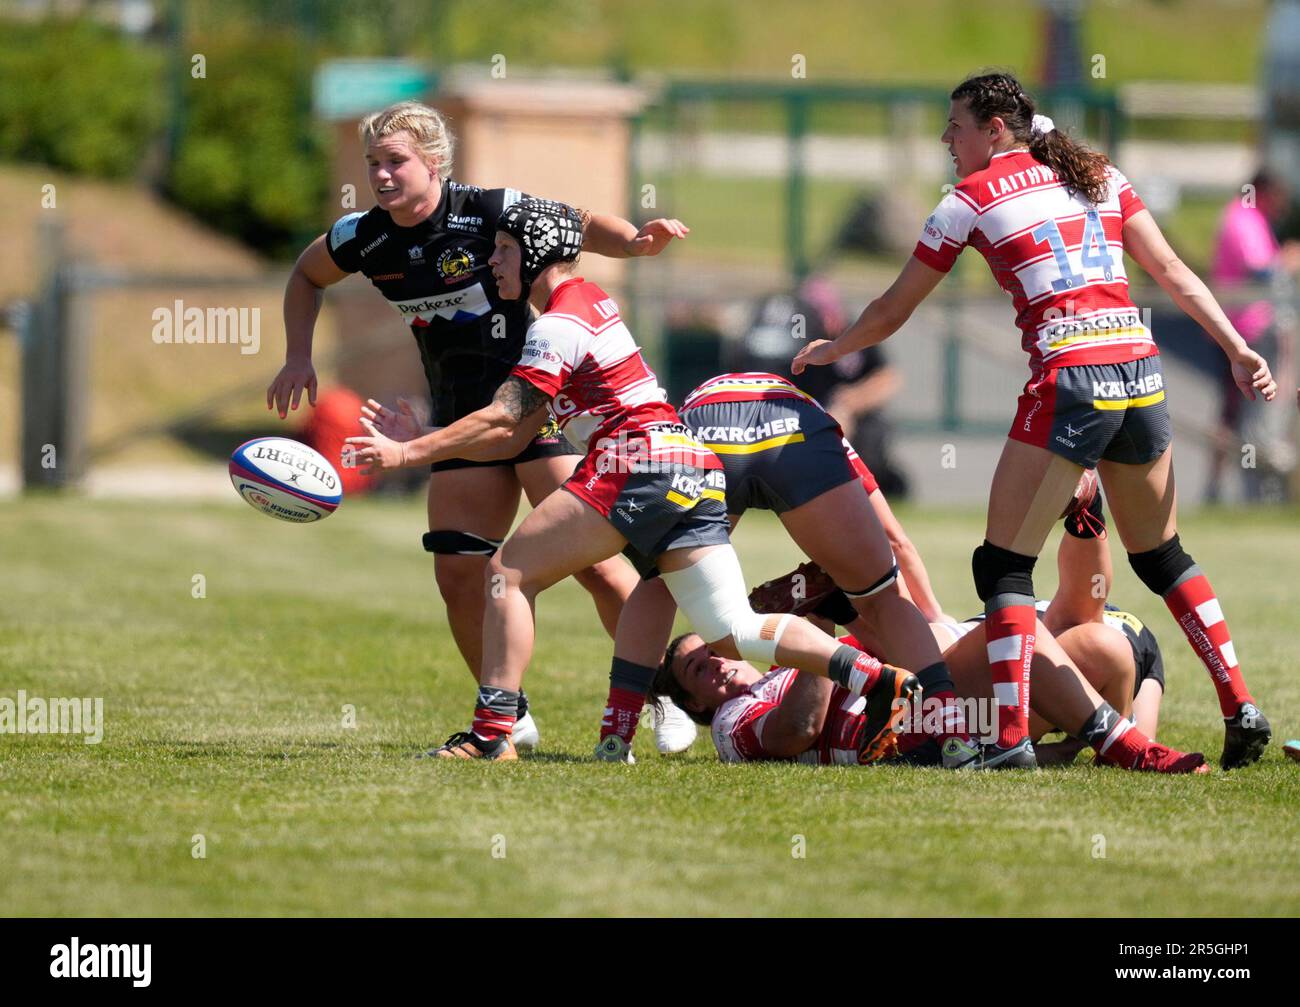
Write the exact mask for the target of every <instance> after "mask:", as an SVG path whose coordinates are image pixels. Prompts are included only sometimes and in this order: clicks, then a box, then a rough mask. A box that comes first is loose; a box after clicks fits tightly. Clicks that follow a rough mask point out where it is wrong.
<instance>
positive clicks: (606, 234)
mask: <svg viewBox="0 0 1300 1007" xmlns="http://www.w3.org/2000/svg"><path fill="white" fill-rule="evenodd" d="M583 215H584V221H583V228H582V250H583V251H584V252H595V253H596V254H597V255H604V256H607V257H608V258H611V259H628V258H634V257H636V256H640V255H658V254H659V253H660V252H662V251H663V250H664V249H665V248H667V247H668V244H669V242H671V241H672V240H673V239H674V238H685V237H686V236H687V235H688V234H690V233H691V229H690V228H689V227H687V226H686V225H685V224H683V223H682V222H681V221H680V220H676V219H673V218H668V217H659V218H658V219H656V220H652V221H650V222H649V223H647V224H645V225H644V226H643V227H641V228H638V227H637V226H636V225H635V224H633V223H632V222H631V221H629V220H624V219H623V218H622V217H619V216H617V215H615V214H612V213H591V212H590V211H583Z"/></svg>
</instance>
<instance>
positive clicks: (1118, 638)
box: [1056, 622, 1136, 713]
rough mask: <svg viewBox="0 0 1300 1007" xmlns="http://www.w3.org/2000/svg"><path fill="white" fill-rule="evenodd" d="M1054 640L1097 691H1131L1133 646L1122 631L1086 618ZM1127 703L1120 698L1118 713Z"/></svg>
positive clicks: (1116, 693)
mask: <svg viewBox="0 0 1300 1007" xmlns="http://www.w3.org/2000/svg"><path fill="white" fill-rule="evenodd" d="M1056 641H1057V643H1059V644H1060V646H1061V648H1062V649H1063V650H1064V651H1065V653H1066V654H1067V655H1069V658H1070V660H1071V661H1072V662H1074V666H1075V667H1076V668H1078V669H1079V673H1080V674H1081V675H1083V677H1084V678H1085V679H1086V680H1087V682H1088V684H1089V685H1090V686H1092V688H1093V689H1095V690H1096V691H1097V693H1098V694H1105V695H1106V696H1114V697H1115V698H1119V697H1121V696H1122V697H1129V696H1132V695H1133V677H1134V675H1135V674H1136V665H1135V663H1134V661H1133V648H1132V647H1131V646H1129V642H1128V639H1127V638H1126V637H1125V636H1124V634H1123V633H1120V632H1118V631H1117V630H1114V629H1111V628H1110V627H1109V626H1106V625H1104V624H1102V623H1099V622H1087V623H1082V624H1080V625H1078V626H1071V627H1070V628H1069V629H1067V630H1065V631H1064V632H1062V633H1061V634H1059V635H1058V636H1057V637H1056ZM1103 698H1104V697H1103ZM1127 707H1128V703H1127V702H1124V701H1123V700H1121V702H1120V703H1118V704H1116V708H1117V709H1118V710H1119V711H1120V712H1121V713H1127V712H1128V710H1127Z"/></svg>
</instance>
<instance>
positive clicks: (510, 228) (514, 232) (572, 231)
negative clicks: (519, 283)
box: [497, 199, 582, 288]
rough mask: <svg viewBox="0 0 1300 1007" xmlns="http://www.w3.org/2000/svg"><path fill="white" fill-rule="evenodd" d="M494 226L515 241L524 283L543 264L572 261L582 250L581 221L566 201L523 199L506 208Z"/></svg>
mask: <svg viewBox="0 0 1300 1007" xmlns="http://www.w3.org/2000/svg"><path fill="white" fill-rule="evenodd" d="M497 229H498V230H501V231H505V232H506V234H508V235H510V237H512V238H514V239H515V240H516V241H517V242H519V248H520V263H519V275H520V279H522V280H523V282H524V286H525V287H526V288H527V287H531V286H532V284H533V282H534V281H535V280H536V279H537V277H538V276H539V275H540V274H541V272H542V270H543V269H545V268H546V267H547V266H552V265H554V264H555V263H557V262H573V261H574V260H575V259H577V257H578V253H579V252H581V251H582V220H581V218H580V217H579V216H578V211H577V210H575V209H574V208H573V207H571V206H569V205H568V204H567V203H557V202H555V201H554V200H550V199H525V200H521V201H520V202H518V203H512V204H511V205H510V206H508V207H506V210H505V212H504V213H503V214H501V218H500V219H499V220H498V221H497Z"/></svg>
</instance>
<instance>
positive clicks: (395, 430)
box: [361, 399, 424, 441]
mask: <svg viewBox="0 0 1300 1007" xmlns="http://www.w3.org/2000/svg"><path fill="white" fill-rule="evenodd" d="M361 415H362V416H363V417H365V418H366V419H368V420H369V421H370V422H371V423H373V424H374V426H375V429H376V430H378V431H379V432H380V433H381V434H383V435H384V436H385V437H387V438H389V440H394V441H412V440H415V438H417V437H419V436H420V435H421V434H422V433H424V424H422V423H421V422H420V418H419V417H418V416H416V415H415V410H414V409H412V408H411V403H410V402H408V401H407V400H406V399H398V400H397V411H396V412H394V411H393V410H392V409H389V408H388V407H387V406H386V405H383V404H382V403H379V402H376V401H375V400H374V399H368V400H367V401H366V404H365V405H364V406H362V407H361Z"/></svg>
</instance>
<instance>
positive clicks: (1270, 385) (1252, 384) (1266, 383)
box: [1232, 349, 1277, 402]
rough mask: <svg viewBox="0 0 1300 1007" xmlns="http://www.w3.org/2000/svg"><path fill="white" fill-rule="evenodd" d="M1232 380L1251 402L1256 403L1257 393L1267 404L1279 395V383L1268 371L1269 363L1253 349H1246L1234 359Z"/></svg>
mask: <svg viewBox="0 0 1300 1007" xmlns="http://www.w3.org/2000/svg"><path fill="white" fill-rule="evenodd" d="M1232 380H1233V381H1235V382H1236V383H1237V387H1238V388H1240V389H1241V394H1242V395H1244V396H1246V398H1248V399H1250V401H1251V402H1254V401H1255V395H1256V393H1258V394H1260V395H1262V396H1264V401H1265V402H1272V401H1273V396H1275V395H1277V382H1276V381H1274V380H1273V374H1272V372H1270V371H1269V369H1268V361H1267V360H1265V359H1264V358H1263V357H1261V356H1260V355H1259V354H1258V353H1256V352H1255V351H1254V350H1252V349H1244V350H1242V351H1241V352H1239V353H1237V354H1236V355H1235V356H1234V357H1233V358H1232Z"/></svg>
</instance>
